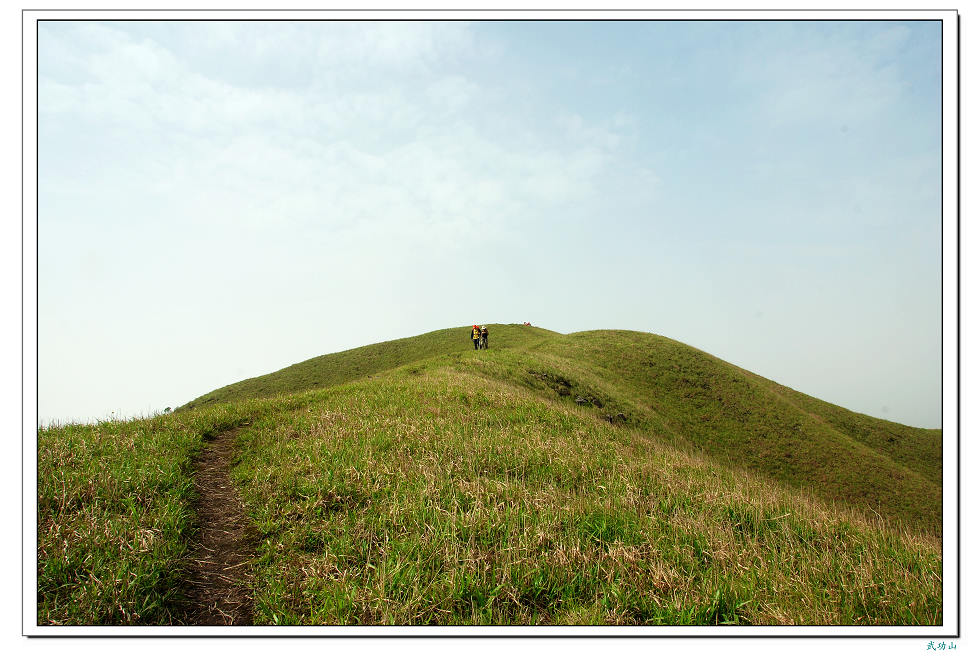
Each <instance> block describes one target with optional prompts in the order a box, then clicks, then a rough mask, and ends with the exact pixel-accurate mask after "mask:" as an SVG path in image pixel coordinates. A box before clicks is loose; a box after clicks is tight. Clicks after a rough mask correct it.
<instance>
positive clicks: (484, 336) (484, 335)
mask: <svg viewBox="0 0 980 656" xmlns="http://www.w3.org/2000/svg"><path fill="white" fill-rule="evenodd" d="M489 339H490V331H489V330H487V327H486V326H483V327H482V328H480V348H490V343H489V341H488V340H489Z"/></svg>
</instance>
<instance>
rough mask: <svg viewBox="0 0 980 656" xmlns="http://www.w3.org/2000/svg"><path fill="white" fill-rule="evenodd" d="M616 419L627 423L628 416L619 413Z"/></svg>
mask: <svg viewBox="0 0 980 656" xmlns="http://www.w3.org/2000/svg"><path fill="white" fill-rule="evenodd" d="M616 417H618V418H619V419H622V420H623V421H626V415H625V414H623V413H622V412H617V413H616Z"/></svg>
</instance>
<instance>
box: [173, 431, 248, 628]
mask: <svg viewBox="0 0 980 656" xmlns="http://www.w3.org/2000/svg"><path fill="white" fill-rule="evenodd" d="M239 430H240V429H238V428H235V429H232V430H229V431H225V432H224V433H221V434H220V435H218V436H217V437H215V438H214V439H213V440H209V441H207V442H205V444H204V449H203V451H202V452H201V454H200V456H199V457H198V459H197V461H196V462H195V474H194V486H195V488H196V490H197V497H198V501H197V505H196V507H195V510H196V511H197V518H198V524H199V527H200V532H199V533H198V535H197V542H196V543H194V545H193V546H192V552H191V564H190V567H189V571H188V576H187V580H186V581H185V589H184V592H185V594H186V596H187V599H188V601H189V602H190V603H189V607H188V609H187V616H186V621H187V623H188V624H192V625H198V626H230V625H236V626H237V625H248V624H251V623H252V598H251V596H250V586H249V571H248V561H249V560H250V559H251V558H252V555H253V552H254V550H253V549H252V544H251V540H250V537H249V530H248V526H249V524H248V522H247V520H246V518H245V513H244V509H243V508H242V503H241V500H240V499H239V498H238V493H237V492H236V491H235V488H234V486H233V485H232V483H231V478H230V476H229V472H230V470H231V459H232V454H233V452H234V445H235V436H236V435H238V431H239Z"/></svg>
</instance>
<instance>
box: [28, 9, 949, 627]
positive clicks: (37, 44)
mask: <svg viewBox="0 0 980 656" xmlns="http://www.w3.org/2000/svg"><path fill="white" fill-rule="evenodd" d="M27 11H40V12H56V11H85V12H96V11H112V10H98V9H84V10H60V9H40V10H33V9H32V10H27V9H22V10H21V13H22V18H23V14H24V13H25V12H27ZM127 11H184V10H153V9H137V10H127ZM188 11H229V12H234V11H240V10H233V9H221V10H207V9H193V10H188ZM258 11H270V12H273V11H280V10H258ZM282 11H308V10H304V9H286V10H282ZM313 11H321V12H336V11H352V10H343V9H328V10H313ZM368 11H395V10H385V9H371V10H368ZM398 11H437V10H425V9H412V10H398ZM461 11H509V10H501V9H494V10H479V9H468V10H461ZM518 11H561V10H534V9H521V10H518ZM575 11H606V10H575ZM609 11H622V12H626V11H634V10H629V9H614V10H609ZM640 11H644V12H655V11H674V10H640ZM694 11H699V12H700V11H705V12H706V11H716V10H709V9H698V10H694ZM738 11H769V10H756V9H752V10H738ZM787 11H797V12H800V11H811V10H805V9H794V10H787ZM814 11H835V10H814ZM842 11H852V12H857V11H865V10H860V9H847V10H842ZM867 11H869V12H889V13H891V12H890V10H879V9H875V10H867ZM901 11H926V10H901ZM934 11H952V12H954V13H955V18H956V33H957V41H956V65H957V68H956V91H957V98H956V108H957V112H956V126H957V133H956V137H957V139H956V162H957V170H956V182H957V187H956V311H957V313H956V401H957V405H956V453H957V463H956V472H957V480H956V497H957V507H956V509H957V513H956V526H957V559H958V561H959V562H958V567H957V591H956V592H957V609H956V610H957V618H956V619H957V621H956V627H955V633H953V634H952V635H946V634H927V635H925V636H918V635H913V636H909V635H887V636H869V635H856V636H847V635H828V636H799V635H786V636H781V635H772V634H768V635H760V636H751V635H750V636H744V635H742V636H739V635H722V636H719V635H665V636H659V635H645V634H640V635H634V634H626V635H622V634H617V635H610V636H602V635H567V634H559V635H549V634H542V635H508V634H504V635H475V636H474V635H467V634H463V635H454V634H450V635H394V636H393V635H374V634H361V635H352V636H350V635H316V636H301V635H292V636H277V635H244V634H238V635H233V636H226V635H221V634H214V635H176V636H174V635H166V634H158V635H147V634H142V635H137V636H128V635H114V634H106V635H84V636H79V635H73V636H63V635H62V636H56V635H51V636H45V635H27V634H25V633H24V632H23V628H24V613H25V609H24V607H23V606H21V635H22V636H27V637H29V638H35V637H37V638H79V637H85V638H106V637H115V638H119V637H137V638H151V637H167V638H229V637H232V638H282V637H291V638H292V637H300V638H303V637H307V638H309V637H313V638H495V639H507V638H566V639H570V638H648V639H657V638H685V639H686V638H695V639H697V638H709V639H710V638H718V639H724V638H735V639H739V638H776V639H785V638H817V639H827V638H841V639H860V638H870V639H877V640H881V639H894V640H909V639H924V638H926V637H943V638H945V637H951V638H960V635H961V624H962V622H961V617H962V585H961V584H962V574H961V569H962V568H961V566H960V565H961V560H962V559H961V558H960V551H961V547H962V534H961V532H960V529H961V519H962V513H961V482H960V476H961V470H962V466H961V440H960V425H961V408H960V402H961V363H960V342H961V325H962V319H961V315H960V311H961V300H960V298H961V294H960V279H961V273H960V270H961V263H960V256H961V245H960V203H961V191H960V183H961V173H960V166H961V148H960V124H961V118H960V112H961V106H962V103H961V100H960V95H959V92H960V86H961V81H960V77H961V76H960V58H961V46H960V36H961V27H960V26H961V21H960V15H959V11H958V10H955V9H952V10H934ZM86 20H88V19H86ZM122 20H123V21H126V19H122ZM148 20H153V19H138V20H129V21H126V22H144V21H148ZM165 20H166V21H175V20H179V19H165ZM215 20H221V19H196V20H195V21H193V22H212V21H215ZM247 20H249V21H256V20H260V19H247ZM272 20H276V19H271V20H270V21H268V22H272ZM345 20H353V19H345ZM533 20H538V19H528V21H529V22H530V21H533ZM578 20H581V21H582V22H602V19H595V20H587V19H578ZM628 20H629V22H643V21H644V20H645V19H628ZM678 20H681V19H670V20H669V21H662V22H676V21H678ZM742 20H744V19H698V22H740V21H742ZM763 20H764V21H766V22H771V21H778V20H780V19H763ZM819 20H820V21H828V20H833V19H819ZM862 20H864V19H848V22H854V21H862ZM896 20H898V19H896ZM42 21H44V22H53V21H52V20H50V19H40V18H37V19H35V21H34V23H35V31H37V29H38V28H39V26H40V23H41V22H42ZM933 21H939V22H940V23H944V20H943V19H942V18H935V19H914V20H913V21H906V22H933ZM79 22H81V21H79ZM161 22H163V21H161ZM310 22H314V21H310ZM563 22H576V20H567V21H563ZM758 22H762V21H758ZM794 22H802V21H801V20H799V19H794ZM814 22H815V21H814ZM941 41H942V37H940V42H941ZM35 57H36V61H39V59H40V39H39V38H36V39H35ZM940 86H941V87H942V82H941V83H940ZM39 88H40V87H39V85H35V118H36V120H39V119H38V117H37V113H38V112H39V111H40V98H39V93H40V92H39ZM23 92H24V21H23V20H22V21H21V97H22V98H23V95H24V93H23ZM943 102H944V96H943V93H942V89H941V91H940V108H941V109H940V126H941V127H940V130H941V133H942V122H943V113H942V105H943ZM38 138H39V136H38V135H37V134H36V135H35V147H36V148H37V147H39V145H40V144H39V143H37V139H38ZM942 151H943V142H942V141H941V142H940V180H942V179H943V163H944V162H943V158H942ZM23 158H24V111H23V103H21V162H22V163H23ZM39 167H40V158H39V157H38V158H36V159H35V176H36V178H35V179H38V178H39V174H40V171H39ZM39 194H40V186H39V185H37V186H35V203H39V202H40V199H39ZM20 195H21V316H22V317H23V315H24V296H25V295H24V285H23V273H24V264H23V256H24V169H23V166H22V167H21V193H20ZM944 202H945V198H944V197H943V196H942V195H941V196H940V215H942V209H943V204H944ZM38 218H39V217H38ZM941 260H942V252H941V248H940V261H941ZM35 275H36V276H38V277H39V276H40V240H39V239H38V240H36V243H35ZM942 277H943V270H942V268H940V281H941V282H940V288H942ZM39 311H40V305H39V303H38V304H36V306H35V340H37V341H36V343H39V340H40V334H39V330H40V327H39V324H40V317H39V315H38V313H39ZM21 328H22V329H21V380H22V381H23V376H24V371H25V368H24V360H25V358H24V331H23V323H22V324H21ZM942 341H943V334H942V332H941V333H940V351H942ZM941 367H942V362H941ZM39 386H40V379H39V377H37V378H36V379H35V394H36V395H37V396H38V397H39V395H40V388H39ZM940 395H942V383H941V384H940ZM20 413H21V463H22V464H21V531H22V533H21V535H22V537H23V527H24V500H25V499H24V482H25V481H24V468H23V458H24V449H25V446H24V439H23V435H24V398H23V391H22V392H21V409H20ZM36 475H37V471H35V476H36ZM23 561H24V544H23V539H22V540H21V562H22V563H23ZM23 588H24V571H23V569H22V570H21V590H23ZM407 626H409V625H403V628H406V627H407ZM568 626H571V625H568ZM766 626H778V625H766ZM811 626H826V627H828V628H830V627H837V626H838V625H811ZM850 626H861V625H850ZM307 628H308V629H313V628H316V627H307ZM301 630H303V629H301Z"/></svg>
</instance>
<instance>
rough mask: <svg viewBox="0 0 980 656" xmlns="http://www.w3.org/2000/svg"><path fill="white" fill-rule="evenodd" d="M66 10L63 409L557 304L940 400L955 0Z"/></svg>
mask: <svg viewBox="0 0 980 656" xmlns="http://www.w3.org/2000/svg"><path fill="white" fill-rule="evenodd" d="M38 39H39V46H38V57H39V78H38V84H39V92H38V103H39V113H38V120H39V140H38V158H39V167H38V175H39V179H38V184H39V190H38V191H39V193H38V204H39V205H38V212H39V216H38V252H39V265H38V269H39V272H38V301H39V317H38V319H39V322H38V355H39V372H38V374H39V396H38V403H39V413H40V418H41V420H42V421H45V422H47V421H50V420H62V421H64V420H91V419H94V418H100V417H107V416H109V413H110V412H115V413H116V414H117V415H132V414H145V413H150V412H154V411H158V410H162V409H163V408H164V407H165V406H177V405H180V404H182V403H184V402H186V401H189V400H190V399H192V398H194V397H196V396H198V395H200V394H203V393H205V392H207V391H209V390H211V389H214V388H216V387H219V386H222V385H225V384H228V383H231V382H234V381H237V380H240V379H242V378H246V377H250V376H256V375H260V374H264V373H268V372H270V371H273V370H275V369H279V368H281V367H284V366H287V365H289V364H293V363H295V362H298V361H301V360H304V359H307V358H310V357H313V356H316V355H321V354H324V353H330V352H334V351H339V350H344V349H347V348H352V347H355V346H361V345H364V344H369V343H374V342H378V341H382V340H388V339H395V338H399V337H406V336H410V335H415V334H418V333H422V332H426V331H429V330H435V329H439V328H446V327H450V326H457V325H463V324H469V323H474V322H495V323H498V322H499V323H510V322H522V321H530V322H532V323H533V324H535V325H539V326H542V327H545V328H549V329H552V330H557V331H560V332H564V333H567V332H573V331H579V330H590V329H598V328H621V329H631V330H641V331H647V332H653V333H657V334H661V335H665V336H667V337H671V338H673V339H677V340H679V341H682V342H685V343H687V344H690V345H692V346H695V347H698V348H700V349H703V350H705V351H708V352H709V353H712V354H714V355H717V356H718V357H721V358H723V359H725V360H728V361H729V362H732V363H734V364H737V365H739V366H741V367H744V368H746V369H749V370H751V371H754V372H756V373H759V374H762V375H764V376H766V377H768V378H771V379H774V380H776V381H778V382H780V383H783V384H785V385H788V386H790V387H793V388H795V389H798V390H800V391H802V392H805V393H807V394H811V395H814V396H817V397H820V398H822V399H825V400H827V401H831V402H833V403H837V404H839V405H843V406H844V407H847V408H850V409H852V410H856V411H859V412H864V413H867V414H870V415H874V416H878V417H884V418H887V419H891V420H894V421H899V422H902V423H907V424H911V425H915V426H926V427H939V426H940V424H941V418H940V410H941V398H940V363H941V350H940V319H941V317H940V311H941V280H940V264H941V252H940V247H941V213H940V193H941V187H940V185H941V176H940V137H941V124H940V109H941V107H940V101H941V89H940V74H941V61H940V44H941V26H940V23H938V22H893V21H880V22H748V21H746V22H709V21H705V22H509V21H500V22H475V23H464V22H439V23H434V22H400V23H397V22H370V23H360V22H345V23H333V22H311V23H299V22H272V23H270V22H250V23H232V22H160V23H155V22H105V23H100V22H42V23H41V24H40V28H39V34H38ZM465 337H466V336H465V335H461V338H460V349H461V350H464V349H465V348H466V347H467V342H466V339H465Z"/></svg>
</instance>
